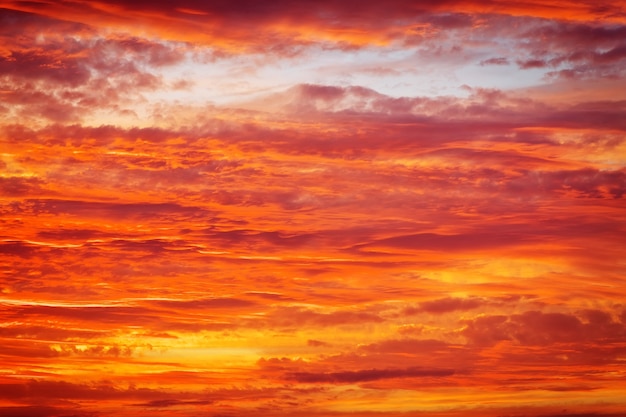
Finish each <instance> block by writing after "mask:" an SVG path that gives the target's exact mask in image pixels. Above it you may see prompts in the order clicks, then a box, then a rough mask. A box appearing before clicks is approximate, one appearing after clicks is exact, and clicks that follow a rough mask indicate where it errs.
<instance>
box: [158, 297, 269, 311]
mask: <svg viewBox="0 0 626 417" xmlns="http://www.w3.org/2000/svg"><path fill="white" fill-rule="evenodd" d="M153 304H155V305H158V306H161V307H166V308H173V309H185V310H187V309H241V308H243V307H251V306H255V305H256V304H257V303H255V302H254V301H250V300H245V299H239V298H204V299H199V300H157V301H153Z"/></svg>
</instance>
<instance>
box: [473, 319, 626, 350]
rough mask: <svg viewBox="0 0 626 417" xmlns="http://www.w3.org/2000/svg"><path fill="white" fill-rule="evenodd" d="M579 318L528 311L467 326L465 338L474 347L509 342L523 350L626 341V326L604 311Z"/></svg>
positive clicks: (479, 320) (475, 320)
mask: <svg viewBox="0 0 626 417" xmlns="http://www.w3.org/2000/svg"><path fill="white" fill-rule="evenodd" d="M582 316H583V317H585V318H586V319H587V320H588V322H585V321H583V320H581V318H580V317H579V316H577V315H573V314H565V313H543V312H541V311H527V312H525V313H523V314H515V315H512V316H505V315H495V316H483V317H478V318H476V319H473V320H467V321H466V322H465V324H466V326H467V327H466V328H465V330H463V335H464V336H465V337H467V338H468V340H469V341H470V342H471V343H475V344H478V345H491V344H494V343H497V342H498V341H502V340H510V341H513V342H515V343H518V344H520V345H523V346H546V345H551V344H555V343H575V344H576V343H577V344H585V343H591V342H594V343H612V342H615V341H620V340H623V339H624V338H625V337H626V327H625V325H624V323H621V322H615V321H613V319H612V318H611V316H610V315H609V314H608V313H607V312H604V311H599V310H586V311H584V312H582Z"/></svg>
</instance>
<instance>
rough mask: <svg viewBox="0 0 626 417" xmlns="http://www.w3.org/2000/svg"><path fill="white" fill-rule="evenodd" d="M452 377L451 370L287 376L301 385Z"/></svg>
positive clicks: (295, 373) (392, 370) (294, 373)
mask: <svg viewBox="0 0 626 417" xmlns="http://www.w3.org/2000/svg"><path fill="white" fill-rule="evenodd" d="M451 375H454V371H453V370H451V369H427V368H406V369H366V370H360V371H345V372H329V373H312V372H293V373H290V374H287V378H288V379H290V380H295V381H297V382H300V383H338V384H354V383H359V382H367V381H376V380H380V379H390V378H424V377H446V376H451Z"/></svg>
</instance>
